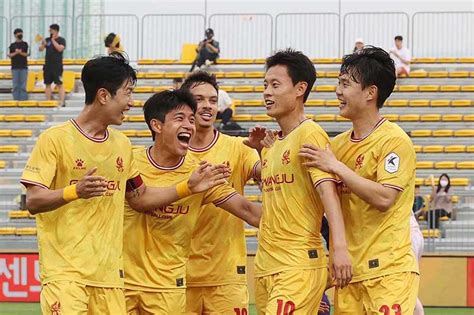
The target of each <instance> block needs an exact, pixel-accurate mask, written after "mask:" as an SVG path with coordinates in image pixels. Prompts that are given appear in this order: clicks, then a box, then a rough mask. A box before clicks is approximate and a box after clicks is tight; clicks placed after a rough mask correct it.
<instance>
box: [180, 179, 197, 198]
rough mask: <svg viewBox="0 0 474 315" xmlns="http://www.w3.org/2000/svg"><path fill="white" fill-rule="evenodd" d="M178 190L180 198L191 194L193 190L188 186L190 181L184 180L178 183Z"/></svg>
mask: <svg viewBox="0 0 474 315" xmlns="http://www.w3.org/2000/svg"><path fill="white" fill-rule="evenodd" d="M176 192H177V193H178V197H179V199H181V198H184V197H187V196H191V195H192V194H193V192H192V191H191V190H190V189H189V187H188V181H187V180H183V181H182V182H180V183H178V184H177V185H176Z"/></svg>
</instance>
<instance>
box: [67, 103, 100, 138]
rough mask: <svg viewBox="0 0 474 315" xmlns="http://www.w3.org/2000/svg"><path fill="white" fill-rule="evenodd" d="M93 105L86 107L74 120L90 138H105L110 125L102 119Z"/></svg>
mask: <svg viewBox="0 0 474 315" xmlns="http://www.w3.org/2000/svg"><path fill="white" fill-rule="evenodd" d="M92 106H93V105H86V106H84V109H83V110H82V112H80V113H79V115H78V116H77V117H76V118H75V119H74V121H75V122H76V123H77V124H78V125H79V127H81V129H82V130H83V131H84V132H85V133H86V134H87V135H88V136H90V137H93V138H103V137H105V134H106V130H107V127H108V124H107V123H105V122H103V121H102V120H101V119H100V117H101V116H100V115H97V113H96V112H95V111H94V109H93V108H92Z"/></svg>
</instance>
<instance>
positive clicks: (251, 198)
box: [245, 195, 261, 202]
mask: <svg viewBox="0 0 474 315" xmlns="http://www.w3.org/2000/svg"><path fill="white" fill-rule="evenodd" d="M245 198H246V199H247V200H248V201H251V202H257V201H260V199H261V198H260V196H259V195H248V196H245Z"/></svg>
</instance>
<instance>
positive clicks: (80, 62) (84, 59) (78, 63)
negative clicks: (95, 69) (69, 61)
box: [74, 58, 89, 66]
mask: <svg viewBox="0 0 474 315" xmlns="http://www.w3.org/2000/svg"><path fill="white" fill-rule="evenodd" d="M88 61H89V59H86V58H80V59H76V60H74V64H76V65H81V66H82V65H85V64H86V62H88Z"/></svg>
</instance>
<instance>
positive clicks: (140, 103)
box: [133, 100, 144, 107]
mask: <svg viewBox="0 0 474 315" xmlns="http://www.w3.org/2000/svg"><path fill="white" fill-rule="evenodd" d="M143 104H144V103H143V101H142V100H133V106H134V107H143Z"/></svg>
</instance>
